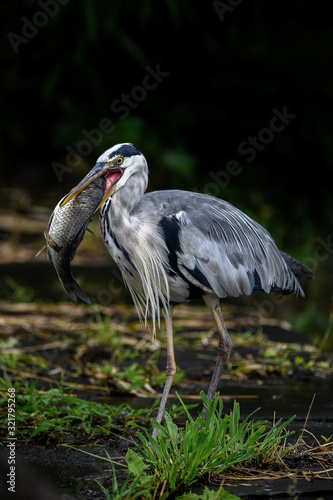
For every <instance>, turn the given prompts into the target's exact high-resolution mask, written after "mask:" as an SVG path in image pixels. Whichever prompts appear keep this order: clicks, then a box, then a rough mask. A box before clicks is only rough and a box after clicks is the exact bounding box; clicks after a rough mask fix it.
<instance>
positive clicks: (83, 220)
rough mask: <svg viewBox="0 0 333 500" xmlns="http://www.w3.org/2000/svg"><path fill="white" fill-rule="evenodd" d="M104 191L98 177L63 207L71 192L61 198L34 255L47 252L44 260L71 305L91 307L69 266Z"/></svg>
mask: <svg viewBox="0 0 333 500" xmlns="http://www.w3.org/2000/svg"><path fill="white" fill-rule="evenodd" d="M74 189H75V188H74ZM72 191H73V190H72ZM104 191H105V180H104V178H103V177H98V178H97V179H96V180H95V181H93V182H92V183H91V184H89V186H87V187H86V189H83V190H82V191H81V192H79V194H78V195H76V196H75V197H73V198H72V199H70V200H69V201H68V202H66V204H64V205H63V203H64V201H65V200H66V199H67V198H68V197H69V196H70V194H71V192H70V193H68V194H67V195H66V196H64V197H63V198H62V199H61V200H60V201H59V203H58V204H57V205H56V207H55V209H54V210H53V213H52V215H51V217H50V220H49V222H48V227H47V231H45V232H44V237H45V241H46V244H45V245H44V247H43V248H42V249H41V250H40V251H39V252H38V254H37V256H38V255H39V254H40V253H41V252H42V250H44V248H47V256H48V260H49V262H50V263H51V264H52V265H53V266H54V268H55V270H56V272H57V275H58V278H59V280H60V282H61V283H62V285H63V287H64V289H65V290H66V292H67V293H68V295H69V296H70V298H71V299H72V300H74V302H77V299H78V298H80V299H81V300H83V301H84V302H86V303H87V304H91V301H90V299H89V297H87V295H86V294H85V293H84V292H83V291H82V289H81V288H80V286H79V284H78V283H77V281H76V280H75V279H74V277H73V275H72V272H71V267H70V264H71V262H72V260H73V259H74V256H75V254H76V251H77V249H78V247H79V245H80V243H81V241H82V239H83V236H84V234H85V232H86V230H87V227H88V224H89V222H90V220H91V217H92V215H93V214H94V213H95V211H97V209H98V208H99V206H100V203H101V201H102V198H103V196H104Z"/></svg>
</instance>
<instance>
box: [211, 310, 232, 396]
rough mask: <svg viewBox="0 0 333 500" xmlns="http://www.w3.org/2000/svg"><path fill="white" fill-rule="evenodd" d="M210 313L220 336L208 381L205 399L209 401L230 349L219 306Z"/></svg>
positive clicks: (229, 341)
mask: <svg viewBox="0 0 333 500" xmlns="http://www.w3.org/2000/svg"><path fill="white" fill-rule="evenodd" d="M211 311H212V313H213V316H214V319H215V322H216V326H217V329H218V332H219V334H220V341H219V345H218V348H217V360H216V365H215V370H214V373H213V376H212V380H211V381H210V386H209V389H208V393H207V397H208V398H209V399H213V397H214V396H215V392H216V389H217V385H218V383H219V380H220V377H221V374H222V372H223V370H224V367H225V365H226V364H227V361H228V359H229V356H230V352H231V347H232V342H231V338H230V337H229V333H228V330H227V329H226V326H225V324H224V321H223V318H222V312H221V308H220V306H219V305H218V306H216V307H215V308H213V309H211Z"/></svg>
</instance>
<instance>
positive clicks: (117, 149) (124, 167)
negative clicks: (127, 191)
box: [62, 142, 148, 210]
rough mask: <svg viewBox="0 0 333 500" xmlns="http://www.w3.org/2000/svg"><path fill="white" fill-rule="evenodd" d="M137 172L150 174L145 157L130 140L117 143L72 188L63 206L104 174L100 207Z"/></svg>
mask: <svg viewBox="0 0 333 500" xmlns="http://www.w3.org/2000/svg"><path fill="white" fill-rule="evenodd" d="M135 173H142V174H143V175H146V174H148V167H147V162H146V159H145V157H144V156H143V154H142V153H140V151H138V150H137V149H136V148H135V147H134V146H133V145H132V144H130V143H128V142H125V143H123V144H116V145H115V146H113V147H112V148H110V149H107V150H106V151H105V152H104V153H103V154H102V155H101V156H100V157H99V158H98V160H97V162H96V165H95V166H94V167H93V168H92V169H91V170H90V172H89V173H88V174H87V175H86V176H85V177H84V179H82V181H81V182H80V183H79V184H78V185H77V186H75V187H74V188H73V189H72V190H71V192H70V193H69V194H68V196H67V197H66V198H65V200H64V201H63V202H62V206H63V205H65V204H66V203H67V202H68V201H69V200H71V199H72V198H74V197H75V196H77V195H78V194H79V193H80V192H81V191H83V189H85V188H86V187H87V186H89V184H91V183H92V182H93V181H94V180H96V179H97V178H98V177H102V176H103V177H104V179H105V189H104V196H103V198H102V200H101V203H100V204H99V206H98V208H100V207H101V206H102V205H103V203H105V202H106V200H107V199H108V198H109V197H110V196H112V195H113V194H114V193H115V192H116V191H118V189H120V188H121V187H122V186H124V185H125V184H126V182H127V180H128V179H129V178H130V177H131V176H132V175H133V174H135ZM97 210H98V209H97Z"/></svg>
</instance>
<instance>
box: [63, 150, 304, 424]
mask: <svg viewBox="0 0 333 500" xmlns="http://www.w3.org/2000/svg"><path fill="white" fill-rule="evenodd" d="M100 176H104V179H105V191H104V195H103V198H102V201H101V203H100V205H99V215H100V229H101V233H102V236H103V240H104V243H105V245H106V247H107V249H108V251H109V253H110V255H111V256H112V258H113V259H114V261H115V262H116V264H117V265H118V266H119V268H120V271H121V274H122V277H123V279H124V282H125V283H126V285H127V287H128V288H129V291H130V292H131V295H132V297H133V301H134V303H135V306H136V308H137V311H138V313H139V315H140V316H143V317H144V318H145V320H147V317H148V316H149V315H150V316H151V317H152V323H153V330H154V332H155V329H156V325H158V326H160V317H161V315H163V316H164V318H165V324H166V339H167V365H166V382H165V386H164V390H163V394H162V398H161V402H160V406H159V410H158V415H157V419H156V420H157V422H159V423H161V421H162V418H163V413H164V409H165V404H166V401H167V398H168V394H169V391H170V388H171V385H172V381H173V378H174V374H175V372H176V363H175V355H174V346H173V333H172V308H173V306H174V305H176V304H181V303H184V302H188V301H191V300H192V299H198V298H202V299H203V300H204V302H205V303H206V304H207V306H208V307H209V308H210V309H211V311H212V313H213V317H214V319H215V322H216V326H217V329H218V332H219V335H220V338H219V345H218V349H217V361H216V366H215V370H214V372H213V375H212V379H211V382H210V386H209V389H208V393H207V396H208V397H209V398H210V399H212V398H213V396H214V395H215V392H216V390H217V386H218V382H219V379H220V376H221V374H222V371H223V369H224V367H225V365H226V363H227V361H228V359H229V355H230V351H231V347H232V343H231V339H230V337H229V334H228V331H227V329H226V327H225V324H224V321H223V318H222V313H221V308H220V300H221V299H223V298H225V297H227V296H231V297H238V296H240V295H250V294H252V293H257V292H267V293H269V292H277V293H283V294H289V293H295V294H296V295H298V294H299V295H302V296H303V295H304V293H303V290H302V288H301V283H302V280H304V279H311V278H312V273H311V271H310V270H309V269H308V268H307V267H305V266H303V265H302V264H301V263H300V262H298V261H296V260H295V259H293V258H292V257H290V256H289V255H287V254H285V253H283V252H281V251H280V250H278V248H277V246H276V244H275V242H274V240H273V238H272V237H271V235H270V234H269V233H268V232H267V231H266V230H265V229H264V228H263V227H261V226H260V225H259V224H258V223H257V222H255V221H254V220H252V219H251V218H250V217H248V216H247V215H245V214H244V213H243V212H241V211H240V210H238V209H237V208H235V207H234V206H232V205H231V204H230V203H228V202H226V201H223V200H221V199H218V198H215V197H213V196H209V195H204V194H200V193H195V192H188V191H180V190H165V191H154V192H150V193H146V194H145V191H146V189H147V186H148V177H149V172H148V165H147V161H146V159H145V157H144V155H143V154H142V153H141V152H140V151H138V150H137V149H136V148H135V147H134V146H133V145H132V144H130V143H123V144H117V145H115V146H113V147H112V148H110V149H108V150H107V151H105V152H104V153H103V154H102V155H101V156H100V157H99V158H98V160H97V163H96V165H95V166H94V167H93V169H92V170H91V171H90V172H89V173H88V174H87V175H86V176H85V177H84V179H83V180H82V181H81V182H80V183H79V184H78V185H77V186H76V187H75V188H74V189H73V190H72V191H71V193H70V194H69V195H68V197H67V198H66V199H65V201H64V202H63V205H64V204H66V203H67V202H68V201H69V200H70V199H72V198H73V197H74V196H76V195H77V194H78V193H80V192H81V191H82V190H83V189H85V188H86V187H87V186H88V185H89V184H90V183H91V182H93V181H94V180H95V179H97V178H98V177H100Z"/></svg>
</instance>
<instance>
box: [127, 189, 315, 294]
mask: <svg viewBox="0 0 333 500" xmlns="http://www.w3.org/2000/svg"><path fill="white" fill-rule="evenodd" d="M132 214H133V215H134V216H136V217H138V218H142V219H143V220H147V218H148V219H149V218H151V220H152V221H155V223H156V224H157V226H158V228H159V230H160V232H161V234H162V236H163V238H164V240H165V242H166V245H167V248H168V252H169V254H168V260H169V275H170V276H171V278H170V282H171V283H172V279H173V280H174V282H178V285H177V284H175V285H174V288H177V286H178V287H179V288H182V289H183V292H182V294H183V295H184V297H183V300H188V299H190V298H191V296H190V295H191V294H192V295H193V293H194V292H195V291H197V292H200V293H212V294H215V295H216V296H217V297H220V298H223V297H225V296H227V295H231V296H239V295H241V294H245V295H249V294H251V293H255V292H262V291H265V292H270V291H276V292H281V293H292V292H294V293H296V294H299V293H300V294H301V295H304V294H303V291H302V288H301V286H300V284H301V281H302V279H310V278H311V277H312V273H311V271H309V270H308V269H307V268H306V267H305V266H303V265H302V264H301V263H299V262H297V261H295V260H294V259H292V258H291V257H289V256H287V255H286V254H284V253H282V252H280V251H279V250H278V248H277V247H276V244H275V242H274V240H273V238H272V237H271V235H270V234H269V233H268V232H267V231H266V230H265V229H264V228H263V227H262V226H260V225H259V224H258V223H257V222H255V221H254V220H252V219H251V218H250V217H248V216H247V215H246V214H244V213H243V212H241V211H240V210H238V209H237V208H235V207H234V206H233V205H231V204H230V203H228V202H226V201H223V200H220V199H218V198H215V197H213V196H209V195H204V194H200V193H193V192H188V191H180V190H166V191H154V192H151V193H147V194H145V195H144V196H143V198H142V200H141V201H140V203H139V204H138V205H137V206H136V208H135V209H134V210H133V212H132ZM180 280H182V282H180ZM184 283H185V284H186V285H187V288H188V290H187V294H188V295H187V296H185V295H186V293H185V292H184ZM171 288H172V287H171ZM171 291H172V290H171ZM182 294H181V293H180V297H181V295H182ZM171 299H172V297H171ZM179 301H182V300H180V298H179Z"/></svg>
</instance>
